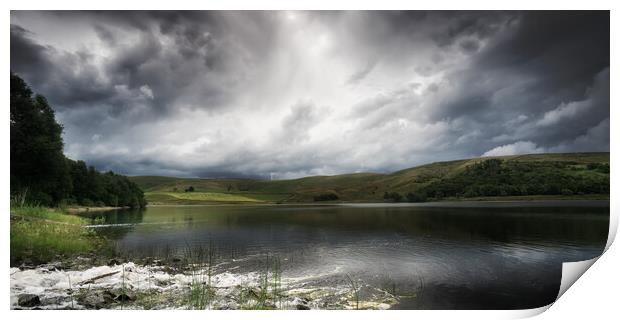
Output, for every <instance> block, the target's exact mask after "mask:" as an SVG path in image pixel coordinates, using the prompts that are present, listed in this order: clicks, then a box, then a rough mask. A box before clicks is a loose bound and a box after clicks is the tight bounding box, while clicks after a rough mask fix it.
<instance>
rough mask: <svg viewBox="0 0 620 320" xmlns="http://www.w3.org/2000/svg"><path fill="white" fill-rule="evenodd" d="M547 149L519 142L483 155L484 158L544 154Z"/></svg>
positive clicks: (526, 142) (530, 143)
mask: <svg viewBox="0 0 620 320" xmlns="http://www.w3.org/2000/svg"><path fill="white" fill-rule="evenodd" d="M544 152H545V148H541V147H538V146H536V144H535V143H533V142H531V141H517V142H515V143H511V144H506V145H503V146H499V147H495V148H493V149H491V150H489V151H487V152H485V153H483V154H482V156H483V157H497V156H511V155H516V154H531V153H544Z"/></svg>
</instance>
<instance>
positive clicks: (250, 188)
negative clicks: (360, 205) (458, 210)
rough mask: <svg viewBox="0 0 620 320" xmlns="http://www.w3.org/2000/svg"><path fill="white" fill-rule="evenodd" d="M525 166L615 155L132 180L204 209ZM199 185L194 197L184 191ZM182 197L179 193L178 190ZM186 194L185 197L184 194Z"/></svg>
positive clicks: (361, 197) (152, 192) (377, 191)
mask: <svg viewBox="0 0 620 320" xmlns="http://www.w3.org/2000/svg"><path fill="white" fill-rule="evenodd" d="M490 158H498V159H503V160H504V161H521V162H541V161H542V162H546V161H549V162H551V161H559V162H565V161H566V162H573V163H576V165H577V166H579V165H584V166H585V165H586V164H588V163H609V153H566V154H535V155H518V156H503V157H485V158H474V159H465V160H456V161H447V162H436V163H431V164H427V165H422V166H418V167H414V168H409V169H405V170H401V171H397V172H393V173H390V174H378V173H356V174H344V175H336V176H315V177H306V178H301V179H294V180H278V181H258V180H243V179H182V178H171V177H154V176H139V177H130V179H131V180H132V181H134V182H136V183H137V184H138V186H140V187H141V188H142V189H143V190H144V191H145V192H146V197H147V200H148V201H149V203H151V204H157V203H176V204H198V203H208V202H229V203H247V202H305V201H308V202H309V201H312V200H313V197H314V196H315V195H319V194H322V193H335V194H337V195H338V196H339V198H340V200H344V201H382V200H383V193H384V192H385V191H389V192H391V191H396V192H400V193H407V192H410V191H415V190H417V189H419V188H421V187H424V186H426V185H428V184H429V183H431V182H433V181H437V180H440V179H447V178H450V177H451V176H455V175H458V174H459V173H461V172H463V171H464V170H465V168H466V167H467V166H469V165H472V164H474V163H477V162H480V161H483V160H485V159H490ZM565 174H567V175H569V174H570V175H575V174H580V175H591V174H598V173H594V172H581V171H578V172H570V171H568V170H567V171H566V172H565ZM189 186H193V187H194V188H195V189H196V192H194V193H185V192H183V191H182V190H184V189H185V188H187V187H189ZM175 188H176V190H177V192H173V190H175ZM179 190H180V192H178V191H179Z"/></svg>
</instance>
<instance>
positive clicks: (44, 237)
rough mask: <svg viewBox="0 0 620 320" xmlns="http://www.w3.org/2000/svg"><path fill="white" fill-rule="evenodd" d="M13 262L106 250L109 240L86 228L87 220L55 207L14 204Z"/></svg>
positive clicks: (37, 260)
mask: <svg viewBox="0 0 620 320" xmlns="http://www.w3.org/2000/svg"><path fill="white" fill-rule="evenodd" d="M11 214H12V218H11V232H10V233H11V244H10V247H11V265H17V264H20V263H23V262H30V263H45V262H49V261H52V260H58V259H57V256H62V257H72V256H76V255H80V254H86V253H90V252H99V253H102V252H106V250H107V249H108V247H107V242H106V241H105V240H104V239H102V238H99V237H98V236H97V235H96V234H95V232H94V231H92V230H90V229H87V228H84V227H83V225H85V224H87V220H86V219H83V218H80V217H77V216H72V215H68V214H64V213H63V212H62V211H59V210H56V209H49V208H44V207H36V206H22V207H17V206H16V207H12V208H11Z"/></svg>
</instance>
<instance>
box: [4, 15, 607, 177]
mask: <svg viewBox="0 0 620 320" xmlns="http://www.w3.org/2000/svg"><path fill="white" fill-rule="evenodd" d="M609 32H610V25H609V13H608V12H606V11H605V12H594V11H589V12H578V11H573V12H549V11H547V12H517V11H508V12H491V11H485V12H475V11H455V12H449V11H443V12H439V11H435V12H433V11H430V12H429V11H172V12H167V11H155V12H146V11H130V12H123V11H105V12H89V11H68V12H58V11H44V12H38V11H11V53H10V57H11V61H10V64H11V71H12V72H14V73H16V74H17V75H19V76H20V77H22V78H23V79H24V80H26V82H27V83H28V84H29V85H30V86H31V88H32V89H33V90H34V91H35V92H37V93H40V94H42V95H44V96H45V97H46V98H47V99H48V100H49V102H50V104H51V105H52V106H53V108H54V109H55V111H56V118H57V120H58V121H59V122H60V123H62V125H63V126H64V134H63V137H64V142H65V154H66V155H67V156H68V157H70V158H72V159H80V160H85V161H86V162H87V163H88V164H90V165H94V166H95V167H96V168H97V169H99V170H102V171H104V170H105V171H107V170H113V171H115V172H118V173H122V174H127V175H164V176H178V177H201V178H224V177H229V178H262V179H290V178H298V177H304V176H311V175H333V174H342V173H353V172H392V171H396V170H400V169H404V168H408V167H412V166H416V165H421V164H425V163H430V162H435V161H447V160H455V159H464V158H472V157H479V156H497V155H512V154H529V153H545V152H590V151H609V115H610V112H609V110H610V104H609V61H610V56H609V52H610V48H609V37H610V33H609Z"/></svg>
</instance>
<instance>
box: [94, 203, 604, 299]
mask: <svg viewBox="0 0 620 320" xmlns="http://www.w3.org/2000/svg"><path fill="white" fill-rule="evenodd" d="M89 216H90V217H93V218H97V217H99V218H100V219H101V218H103V219H105V224H112V225H115V226H109V227H103V228H97V229H96V230H97V232H101V233H103V234H105V235H107V236H108V237H110V238H112V239H115V240H116V241H117V243H118V246H119V248H120V250H122V251H123V252H125V253H126V254H128V255H147V256H148V255H157V254H158V253H160V252H162V250H165V251H166V252H167V253H171V254H181V253H182V252H183V251H184V250H185V249H186V248H187V247H192V246H198V245H204V246H206V245H208V244H209V243H211V244H212V245H214V246H215V247H216V249H217V252H218V259H220V261H224V260H227V261H229V262H230V265H231V267H232V266H234V268H235V270H236V271H238V272H248V271H253V270H254V269H255V268H256V266H257V264H258V263H259V261H260V259H261V257H263V256H264V255H265V254H270V255H276V256H278V257H280V258H281V259H282V261H283V262H282V267H283V272H284V273H283V276H284V277H288V278H307V279H308V284H309V285H316V286H330V285H336V284H342V282H343V281H345V279H346V278H345V275H347V274H349V275H353V276H354V277H355V278H356V279H359V280H360V281H361V282H363V283H364V284H367V285H370V286H374V287H377V288H386V289H389V290H395V291H396V292H399V293H400V296H401V299H400V303H399V304H398V305H397V306H396V307H397V308H408V309H411V308H425V309H429V308H430V309H433V308H439V309H444V308H459V309H463V308H465V309H492V308H498V309H510V308H533V307H539V306H543V305H546V304H549V303H551V302H552V301H553V300H554V299H555V297H556V296H557V292H558V289H559V283H560V278H561V267H562V265H561V263H562V262H566V261H579V260H584V259H590V258H592V257H595V256H597V255H599V254H600V253H601V252H602V249H603V248H604V246H605V243H606V240H607V232H608V223H609V203H608V202H607V201H603V202H593V201H587V202H585V201H584V202H550V201H548V202H532V203H526V204H524V203H495V204H486V203H459V204H425V205H416V206H399V205H383V204H382V205H351V206H304V205H300V206H161V207H149V208H147V209H146V210H145V211H117V212H109V213H93V214H91V215H89Z"/></svg>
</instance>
